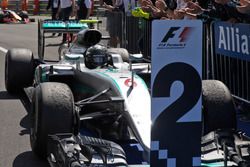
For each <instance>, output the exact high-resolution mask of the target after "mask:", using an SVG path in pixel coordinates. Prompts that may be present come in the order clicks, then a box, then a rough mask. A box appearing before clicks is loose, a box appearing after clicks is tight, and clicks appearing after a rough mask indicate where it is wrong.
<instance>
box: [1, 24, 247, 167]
mask: <svg viewBox="0 0 250 167" xmlns="http://www.w3.org/2000/svg"><path fill="white" fill-rule="evenodd" d="M100 39H101V33H100V32H99V31H97V30H94V29H85V30H82V31H80V32H79V33H78V34H77V38H76V40H75V41H74V43H73V44H72V45H71V46H70V48H68V49H67V50H62V51H61V52H60V57H61V60H60V61H59V62H58V63H54V64H53V63H46V62H44V61H43V60H42V59H34V58H33V54H32V52H31V51H30V50H27V49H11V50H9V51H8V52H7V54H6V66H5V86H6V89H7V91H8V92H10V93H15V92H18V91H21V90H23V88H25V92H26V94H27V95H28V97H29V99H30V101H31V108H32V112H31V120H32V127H31V134H30V141H31V147H32V150H33V152H34V153H35V154H37V155H38V156H39V157H42V158H47V159H48V161H49V163H50V165H51V166H52V167H69V166H70V167H85V166H127V165H128V164H145V162H149V152H150V127H151V120H150V115H151V113H150V108H151V106H150V105H151V104H150V89H149V88H150V86H149V83H150V65H148V64H143V63H135V64H132V63H131V62H134V61H139V60H141V59H140V58H138V57H136V55H133V56H129V54H128V53H127V51H126V50H125V49H117V48H107V47H104V46H102V45H100V44H98V43H99V41H100ZM202 96H203V134H202V135H203V137H202V149H201V150H202V155H201V160H202V166H242V167H248V166H249V162H250V156H249V155H250V148H249V138H248V137H247V136H246V135H245V134H243V133H240V132H238V131H236V129H237V126H236V108H235V104H234V101H233V98H232V96H231V94H230V92H229V90H228V88H227V87H226V86H225V85H224V84H223V83H222V82H220V81H215V80H205V81H202ZM138 157H139V159H133V158H138ZM137 166H139V165H137Z"/></svg>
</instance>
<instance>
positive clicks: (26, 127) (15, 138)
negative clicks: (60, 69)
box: [0, 17, 62, 167]
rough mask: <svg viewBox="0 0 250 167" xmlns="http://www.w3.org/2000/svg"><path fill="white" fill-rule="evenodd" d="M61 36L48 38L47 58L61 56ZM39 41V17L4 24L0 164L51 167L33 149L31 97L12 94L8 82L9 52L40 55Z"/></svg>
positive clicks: (1, 36) (2, 166) (1, 37)
mask: <svg viewBox="0 0 250 167" xmlns="http://www.w3.org/2000/svg"><path fill="white" fill-rule="evenodd" d="M39 18H42V19H44V18H45V17H39ZM46 36H50V34H47V35H46ZM61 39H62V37H53V38H50V37H48V38H46V40H47V41H48V42H46V46H47V47H46V50H45V53H46V54H45V55H46V58H47V59H50V60H56V59H57V58H58V54H57V49H58V46H59V45H58V44H59V43H60V42H61ZM37 43H38V42H37V17H36V22H35V23H30V24H0V167H11V166H12V167H49V165H48V163H47V162H46V161H43V160H40V159H38V158H37V157H36V156H35V155H34V154H33V153H32V152H31V147H30V141H29V131H30V121H29V105H28V102H27V98H26V97H25V95H24V94H20V95H10V94H8V93H7V92H6V89H5V84H4V67H5V64H4V63H5V52H6V51H7V50H8V49H11V48H28V49H30V50H32V52H33V53H34V56H35V57H37Z"/></svg>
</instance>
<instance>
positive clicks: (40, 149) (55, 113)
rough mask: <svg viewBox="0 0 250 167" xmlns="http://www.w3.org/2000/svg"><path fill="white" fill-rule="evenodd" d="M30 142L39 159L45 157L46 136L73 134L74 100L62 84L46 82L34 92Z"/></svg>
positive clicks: (69, 91) (66, 87)
mask: <svg viewBox="0 0 250 167" xmlns="http://www.w3.org/2000/svg"><path fill="white" fill-rule="evenodd" d="M31 122H32V126H31V134H30V142H31V147H32V151H33V152H34V153H35V154H36V155H38V156H39V157H40V158H46V156H47V142H48V135H50V134H51V135H52V134H56V133H73V132H74V128H75V127H74V98H73V95H72V92H71V90H70V88H69V87H68V86H67V85H66V84H63V83H56V82H46V83H41V84H39V85H38V86H37V87H36V88H35V91H34V94H33V100H32V113H31Z"/></svg>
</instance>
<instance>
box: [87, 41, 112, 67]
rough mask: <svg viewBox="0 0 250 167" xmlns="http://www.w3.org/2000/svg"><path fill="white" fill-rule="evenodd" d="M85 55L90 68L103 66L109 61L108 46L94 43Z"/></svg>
mask: <svg viewBox="0 0 250 167" xmlns="http://www.w3.org/2000/svg"><path fill="white" fill-rule="evenodd" d="M84 57H85V59H84V60H85V65H86V67H87V68H90V69H94V68H97V67H103V66H105V65H107V64H108V62H109V60H108V59H109V58H108V54H107V48H106V47H104V46H102V45H94V46H92V47H90V48H88V49H87V51H86V54H85V56H84Z"/></svg>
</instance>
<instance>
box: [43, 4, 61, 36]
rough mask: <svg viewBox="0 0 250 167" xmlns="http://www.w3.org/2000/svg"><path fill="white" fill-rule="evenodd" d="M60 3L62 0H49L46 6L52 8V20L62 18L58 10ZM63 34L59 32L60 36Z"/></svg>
mask: <svg viewBox="0 0 250 167" xmlns="http://www.w3.org/2000/svg"><path fill="white" fill-rule="evenodd" d="M59 5H60V0H48V5H47V7H46V9H47V10H49V9H50V8H51V19H52V20H59V19H60V15H59V16H58V17H57V11H58V8H59ZM54 35H55V33H53V34H52V36H54ZM60 35H61V34H60V33H59V34H58V36H60Z"/></svg>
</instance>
